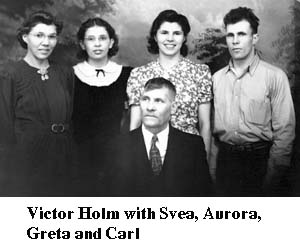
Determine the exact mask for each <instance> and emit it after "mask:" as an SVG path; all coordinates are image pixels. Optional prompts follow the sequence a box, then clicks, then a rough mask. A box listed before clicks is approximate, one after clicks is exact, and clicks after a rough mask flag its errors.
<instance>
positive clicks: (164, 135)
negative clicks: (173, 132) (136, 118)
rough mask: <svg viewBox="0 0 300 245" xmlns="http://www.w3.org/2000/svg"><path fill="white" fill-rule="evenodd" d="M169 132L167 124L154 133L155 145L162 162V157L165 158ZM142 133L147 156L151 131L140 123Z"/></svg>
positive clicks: (151, 135)
mask: <svg viewBox="0 0 300 245" xmlns="http://www.w3.org/2000/svg"><path fill="white" fill-rule="evenodd" d="M169 132H170V126H169V124H168V126H167V127H166V128H165V129H164V130H162V131H161V132H159V133H158V134H157V135H156V136H157V138H158V141H157V144H156V146H157V147H158V149H159V152H160V155H161V157H162V162H163V161H164V158H165V155H166V152H167V147H168V139H169ZM142 133H143V137H144V142H145V146H146V150H147V154H148V157H149V152H150V148H151V141H152V137H153V133H151V132H150V131H149V130H147V129H146V128H145V126H144V125H142Z"/></svg>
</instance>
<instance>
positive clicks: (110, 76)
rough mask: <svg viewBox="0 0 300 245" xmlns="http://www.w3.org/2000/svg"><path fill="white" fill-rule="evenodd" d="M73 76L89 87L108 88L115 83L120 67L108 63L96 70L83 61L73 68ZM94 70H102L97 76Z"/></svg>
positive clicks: (110, 62)
mask: <svg viewBox="0 0 300 245" xmlns="http://www.w3.org/2000/svg"><path fill="white" fill-rule="evenodd" d="M73 68H74V72H75V75H76V76H77V77H78V78H79V79H80V80H81V81H82V82H84V83H86V84H88V85H90V86H97V87H102V86H109V85H110V84H112V83H113V82H115V81H116V80H117V79H118V77H119V76H120V74H121V71H122V66H121V65H119V64H117V63H115V62H113V61H110V60H109V61H108V63H107V64H106V65H105V66H103V67H101V68H96V67H94V66H92V65H90V64H89V63H88V62H87V61H83V62H80V63H78V64H77V65H75V66H73ZM96 69H101V70H103V73H102V72H100V73H99V74H98V76H97V71H96Z"/></svg>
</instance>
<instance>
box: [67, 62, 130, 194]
mask: <svg viewBox="0 0 300 245" xmlns="http://www.w3.org/2000/svg"><path fill="white" fill-rule="evenodd" d="M131 70H132V68H131V67H126V66H122V67H121V66H120V65H117V64H116V63H114V62H110V63H109V64H108V65H107V66H106V67H104V69H103V72H102V73H100V74H99V76H98V73H99V72H96V71H95V68H93V67H92V66H90V65H89V64H88V63H87V62H83V63H79V64H78V65H77V66H75V74H76V76H75V92H74V110H73V125H74V136H75V140H76V142H77V146H78V155H79V158H80V166H81V167H80V169H81V171H80V173H81V183H80V186H79V189H80V188H81V189H82V192H81V193H82V194H81V195H87V196H94V195H101V176H97V174H99V173H103V171H102V170H103V169H102V167H103V166H102V161H103V159H102V156H103V154H104V152H103V151H105V146H106V144H107V142H108V141H109V140H110V139H111V138H112V137H113V136H115V135H117V134H120V124H121V120H122V116H123V113H124V102H125V101H127V94H126V86H127V79H128V77H129V75H130V71H131ZM118 74H119V75H118ZM96 75H97V76H96ZM79 77H80V78H79ZM111 77H115V79H114V80H111V81H110V78H111ZM82 80H85V81H82ZM105 82H107V84H105V85H104V86H103V83H105ZM91 83H92V84H91ZM93 84H95V85H93ZM99 84H100V85H101V86H97V85H99ZM97 178H98V180H99V179H100V182H99V181H98V182H97Z"/></svg>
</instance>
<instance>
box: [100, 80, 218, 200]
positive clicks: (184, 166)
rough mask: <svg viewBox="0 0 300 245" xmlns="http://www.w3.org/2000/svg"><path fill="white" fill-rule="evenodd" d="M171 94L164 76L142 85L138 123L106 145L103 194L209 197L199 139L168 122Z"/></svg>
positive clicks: (203, 155) (207, 171)
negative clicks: (105, 181) (106, 172)
mask: <svg viewBox="0 0 300 245" xmlns="http://www.w3.org/2000/svg"><path fill="white" fill-rule="evenodd" d="M175 95H176V90H175V87H174V85H173V84H172V83H171V82H170V81H168V80H166V79H164V78H154V79H150V80H149V81H148V82H147V83H146V85H145V88H144V93H143V95H142V97H141V101H140V108H141V113H142V126H141V127H139V128H138V129H135V130H133V131H131V132H129V133H128V134H126V135H120V136H118V137H117V138H115V139H113V140H112V142H110V144H108V145H109V147H108V151H107V156H106V164H107V166H108V169H109V170H108V173H109V174H108V180H109V183H110V184H109V187H108V189H107V191H108V193H107V195H116V196H209V195H211V190H212V188H211V179H210V175H209V170H208V164H207V161H206V152H205V147H204V143H203V139H202V138H201V136H195V135H191V134H187V133H183V132H181V131H179V130H177V129H175V128H173V127H171V126H170V125H169V120H170V115H171V107H172V103H173V101H174V98H175Z"/></svg>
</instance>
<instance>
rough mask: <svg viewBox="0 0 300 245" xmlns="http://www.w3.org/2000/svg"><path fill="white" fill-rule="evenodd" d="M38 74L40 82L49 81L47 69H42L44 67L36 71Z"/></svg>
mask: <svg viewBox="0 0 300 245" xmlns="http://www.w3.org/2000/svg"><path fill="white" fill-rule="evenodd" d="M37 73H38V74H41V79H42V81H45V80H48V79H49V76H48V67H46V68H44V67H41V68H40V69H39V70H38V71H37Z"/></svg>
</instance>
